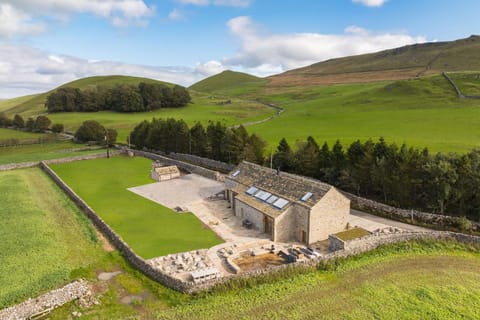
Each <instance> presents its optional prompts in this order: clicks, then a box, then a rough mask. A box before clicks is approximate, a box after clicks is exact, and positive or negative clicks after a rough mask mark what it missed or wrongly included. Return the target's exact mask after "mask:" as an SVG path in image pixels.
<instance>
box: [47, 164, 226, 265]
mask: <svg viewBox="0 0 480 320" xmlns="http://www.w3.org/2000/svg"><path fill="white" fill-rule="evenodd" d="M51 167H52V169H53V170H55V172H57V173H58V174H59V175H60V176H61V177H62V179H63V180H64V181H65V182H66V183H67V184H68V185H69V186H70V187H71V188H73V190H75V192H76V193H77V194H78V195H79V196H80V197H82V199H84V200H85V201H86V202H87V203H88V204H89V205H90V206H91V207H92V208H93V209H94V210H95V211H96V212H97V214H98V215H100V216H101V217H102V218H103V219H104V220H105V221H106V222H107V223H108V224H109V225H110V226H111V227H112V228H113V229H114V230H115V231H116V232H117V233H118V234H119V235H120V236H121V237H122V238H123V239H124V240H125V241H126V242H127V243H128V244H129V245H130V246H131V247H132V248H133V249H134V250H135V252H136V253H137V254H139V255H140V256H142V257H144V258H152V257H156V256H161V255H165V254H169V253H174V252H183V251H190V250H194V249H200V248H209V247H212V246H214V245H216V244H219V243H221V242H222V241H221V239H219V238H218V237H217V236H216V235H215V234H214V233H213V232H212V231H211V230H210V229H208V228H207V227H204V226H203V225H202V223H201V222H200V220H198V219H197V218H196V217H195V216H194V215H193V214H190V213H185V214H177V213H175V212H174V211H172V210H170V209H168V208H166V207H163V206H161V205H159V204H157V203H155V202H153V201H150V200H147V199H145V198H143V197H140V196H138V195H136V194H134V193H132V192H130V191H128V190H127V188H129V187H134V186H139V185H144V184H148V183H153V182H154V181H153V180H152V179H151V178H150V177H149V173H150V167H151V160H148V159H145V158H141V157H134V158H128V157H113V158H110V159H97V160H89V161H77V162H71V163H64V164H55V165H52V166H51ZM93 182H94V183H93Z"/></svg>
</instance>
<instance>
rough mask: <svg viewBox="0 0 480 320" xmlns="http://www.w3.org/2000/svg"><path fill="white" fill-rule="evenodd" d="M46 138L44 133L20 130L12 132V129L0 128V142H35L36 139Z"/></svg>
mask: <svg viewBox="0 0 480 320" xmlns="http://www.w3.org/2000/svg"><path fill="white" fill-rule="evenodd" d="M46 136H48V135H47V134H45V133H32V132H26V131H20V130H12V129H5V128H0V140H7V139H17V140H19V141H22V140H35V139H38V138H42V137H46Z"/></svg>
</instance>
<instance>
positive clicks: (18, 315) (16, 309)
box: [0, 280, 91, 320]
mask: <svg viewBox="0 0 480 320" xmlns="http://www.w3.org/2000/svg"><path fill="white" fill-rule="evenodd" d="M90 294H91V292H90V289H89V287H88V284H87V282H86V281H85V280H79V281H75V282H72V283H69V284H67V285H66V286H64V287H62V288H59V289H55V290H52V291H50V292H47V293H45V294H43V295H41V296H39V297H37V298H33V299H28V300H26V301H24V302H22V303H20V304H17V305H15V306H12V307H9V308H6V309H3V310H0V319H2V320H10V319H11V320H17V319H32V318H34V317H40V316H41V315H44V314H46V313H48V312H50V311H51V310H53V309H55V308H57V307H60V306H62V305H64V304H66V303H68V302H70V301H73V300H76V299H81V298H83V297H84V296H87V295H90Z"/></svg>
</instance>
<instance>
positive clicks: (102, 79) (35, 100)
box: [0, 75, 174, 116]
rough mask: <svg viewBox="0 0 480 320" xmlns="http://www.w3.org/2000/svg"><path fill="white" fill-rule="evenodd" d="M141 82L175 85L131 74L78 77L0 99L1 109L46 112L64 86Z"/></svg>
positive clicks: (87, 86)
mask: <svg viewBox="0 0 480 320" xmlns="http://www.w3.org/2000/svg"><path fill="white" fill-rule="evenodd" d="M140 82H145V83H161V84H164V85H166V86H174V84H172V83H169V82H163V81H158V80H153V79H149V78H142V77H130V76H119V75H112V76H94V77H87V78H82V79H78V80H75V81H72V82H68V83H65V84H63V85H61V86H59V87H58V88H55V89H52V90H50V91H47V92H45V93H40V94H35V95H31V96H25V97H18V98H14V99H9V100H4V101H0V111H2V112H5V113H6V114H9V115H13V114H16V113H19V114H22V115H24V116H30V115H35V114H39V113H42V112H45V111H46V110H45V109H44V105H45V101H46V99H47V96H48V95H49V94H50V93H52V92H54V91H56V90H58V89H59V88H63V87H73V88H79V89H82V90H83V89H87V88H95V87H114V86H116V85H118V84H132V85H138V84H139V83H140Z"/></svg>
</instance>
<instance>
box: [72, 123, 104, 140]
mask: <svg viewBox="0 0 480 320" xmlns="http://www.w3.org/2000/svg"><path fill="white" fill-rule="evenodd" d="M75 139H77V140H78V141H80V142H88V141H96V142H98V143H100V142H101V141H103V140H104V139H105V128H104V127H103V126H102V125H101V124H100V123H98V122H97V121H95V120H87V121H84V122H83V124H82V125H81V126H80V128H78V130H77V132H75Z"/></svg>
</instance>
